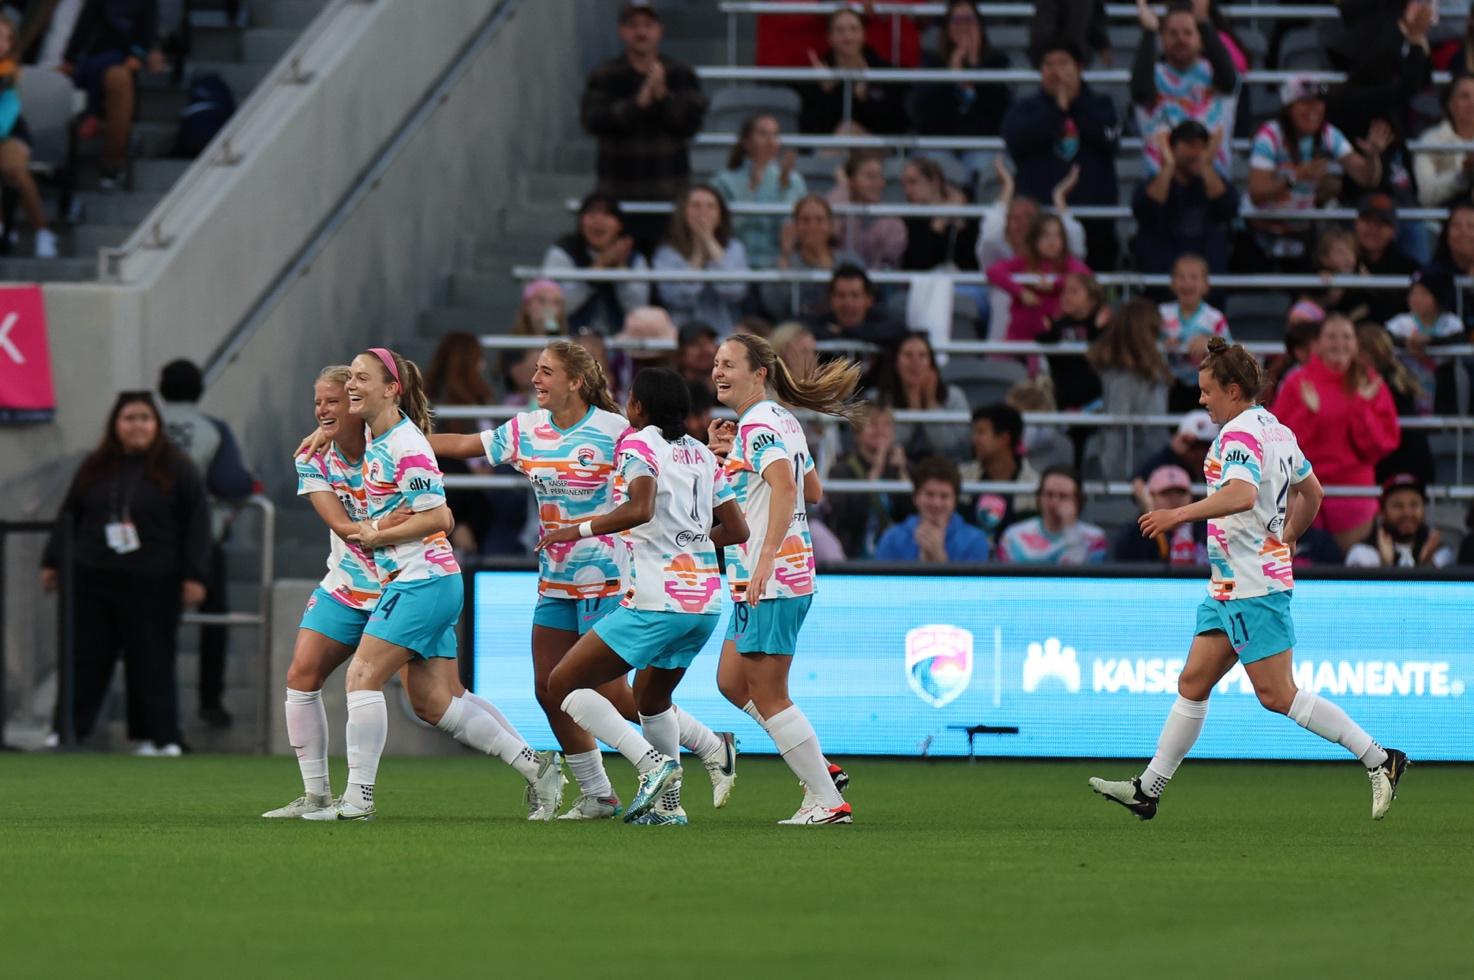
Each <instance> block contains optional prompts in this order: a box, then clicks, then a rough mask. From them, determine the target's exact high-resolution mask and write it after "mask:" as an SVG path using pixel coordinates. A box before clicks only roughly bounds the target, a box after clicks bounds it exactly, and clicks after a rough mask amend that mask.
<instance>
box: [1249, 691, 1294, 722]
mask: <svg viewBox="0 0 1474 980" xmlns="http://www.w3.org/2000/svg"><path fill="white" fill-rule="evenodd" d="M1254 693H1255V694H1257V695H1258V696H1259V703H1260V704H1262V705H1264V707H1266V708H1268V709H1269V710H1270V711H1273V712H1274V713H1275V714H1277V715H1287V714H1289V713H1290V705H1291V704H1293V703H1294V701H1295V689H1294V688H1293V687H1290V688H1277V687H1276V688H1256V689H1255V691H1254Z"/></svg>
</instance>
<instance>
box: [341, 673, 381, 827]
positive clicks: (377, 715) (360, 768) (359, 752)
mask: <svg viewBox="0 0 1474 980" xmlns="http://www.w3.org/2000/svg"><path fill="white" fill-rule="evenodd" d="M388 738H389V709H388V708H387V707H386V706H385V704H384V692H383V691H349V692H348V790H347V792H345V793H344V794H343V799H344V800H346V801H347V802H349V803H352V804H354V805H355V806H359V807H363V808H365V809H367V808H369V807H371V806H373V805H374V780H376V779H377V778H378V775H379V759H380V757H382V756H383V754H384V742H385V741H387V740H388Z"/></svg>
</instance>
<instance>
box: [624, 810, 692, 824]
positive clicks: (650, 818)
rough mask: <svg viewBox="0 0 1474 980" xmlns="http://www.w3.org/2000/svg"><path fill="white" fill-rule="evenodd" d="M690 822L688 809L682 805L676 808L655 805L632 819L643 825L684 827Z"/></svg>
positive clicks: (633, 821)
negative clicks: (669, 808) (668, 808)
mask: <svg viewBox="0 0 1474 980" xmlns="http://www.w3.org/2000/svg"><path fill="white" fill-rule="evenodd" d="M690 822H691V821H690V820H688V819H686V811H685V810H684V809H682V808H681V807H676V808H675V809H674V810H667V809H665V808H664V807H655V808H654V809H651V810H648V811H646V812H645V813H643V814H641V815H640V816H638V817H636V818H635V819H633V820H631V821H630V823H633V824H639V825H640V826H642V827H684V826H686V825H687V824H688V823H690Z"/></svg>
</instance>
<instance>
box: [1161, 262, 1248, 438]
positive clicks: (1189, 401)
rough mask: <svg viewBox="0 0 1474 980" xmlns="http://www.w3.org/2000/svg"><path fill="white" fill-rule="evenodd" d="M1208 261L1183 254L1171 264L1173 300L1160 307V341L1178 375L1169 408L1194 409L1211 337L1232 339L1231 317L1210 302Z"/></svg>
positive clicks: (1169, 395) (1174, 372) (1169, 362)
mask: <svg viewBox="0 0 1474 980" xmlns="http://www.w3.org/2000/svg"><path fill="white" fill-rule="evenodd" d="M1208 290H1209V285H1208V263H1207V262H1206V261H1204V260H1203V257H1202V256H1201V255H1192V254H1190V253H1189V254H1184V255H1180V256H1178V257H1177V261H1176V262H1174V263H1172V296H1173V301H1172V302H1170V303H1163V304H1162V305H1161V306H1160V307H1158V308H1157V311H1158V312H1159V313H1160V314H1161V315H1162V337H1161V342H1162V345H1163V346H1164V347H1166V348H1167V352H1168V359H1167V363H1168V364H1169V365H1170V366H1171V368H1172V373H1173V374H1174V375H1175V376H1176V383H1175V384H1173V386H1172V389H1171V391H1169V392H1168V396H1167V409H1168V411H1172V412H1187V411H1191V410H1192V408H1193V406H1194V405H1196V404H1197V403H1198V365H1200V364H1202V363H1203V358H1204V357H1205V356H1206V355H1207V353H1208V338H1210V337H1222V338H1223V339H1224V340H1227V341H1230V342H1232V340H1233V338H1232V337H1231V336H1230V335H1229V332H1228V319H1227V318H1226V317H1225V316H1224V315H1223V313H1222V311H1220V310H1218V309H1217V308H1215V307H1213V306H1210V305H1209V304H1208Z"/></svg>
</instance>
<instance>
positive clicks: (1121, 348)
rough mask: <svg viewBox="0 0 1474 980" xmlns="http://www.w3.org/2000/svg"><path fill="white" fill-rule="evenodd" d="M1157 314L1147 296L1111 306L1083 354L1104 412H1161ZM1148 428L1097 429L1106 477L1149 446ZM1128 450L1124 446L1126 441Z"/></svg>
mask: <svg viewBox="0 0 1474 980" xmlns="http://www.w3.org/2000/svg"><path fill="white" fill-rule="evenodd" d="M1161 336H1162V315H1161V313H1160V312H1159V311H1158V309H1157V307H1156V306H1155V305H1154V304H1153V303H1152V301H1151V300H1149V299H1142V298H1137V299H1132V300H1127V301H1126V302H1125V303H1123V304H1122V305H1121V307H1120V309H1118V310H1116V313H1115V315H1114V316H1112V317H1111V322H1110V323H1109V324H1108V325H1107V326H1106V329H1105V333H1103V334H1101V336H1100V339H1099V340H1097V341H1096V342H1095V343H1094V344H1092V345H1091V347H1090V350H1089V352H1088V353H1087V354H1086V355H1085V358H1086V360H1088V361H1089V362H1090V366H1091V367H1093V368H1095V371H1096V373H1097V374H1099V375H1100V387H1101V408H1102V410H1103V411H1104V412H1105V413H1106V414H1107V415H1161V414H1162V413H1164V412H1166V411H1167V386H1168V385H1169V384H1171V382H1172V380H1173V379H1172V371H1171V369H1170V368H1169V367H1168V366H1167V360H1166V358H1164V357H1163V356H1162V352H1161V351H1160V350H1158V349H1157V344H1158V343H1160V341H1161ZM1150 431H1151V430H1150V429H1149V428H1138V427H1134V426H1133V427H1131V428H1129V429H1128V428H1125V427H1121V426H1110V427H1107V428H1104V429H1102V430H1101V433H1100V457H1101V463H1102V467H1103V469H1104V470H1105V474H1106V476H1107V477H1112V478H1114V477H1119V476H1122V475H1124V474H1126V473H1131V472H1134V471H1135V470H1136V469H1137V467H1139V466H1140V465H1141V463H1142V462H1143V461H1144V460H1145V459H1146V456H1147V454H1148V453H1149V452H1150V451H1151V450H1150V445H1149V442H1148V439H1149V436H1148V433H1149V432H1150ZM1128 433H1129V436H1130V438H1129V442H1130V446H1131V451H1130V452H1129V453H1128V452H1127V442H1128Z"/></svg>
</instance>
